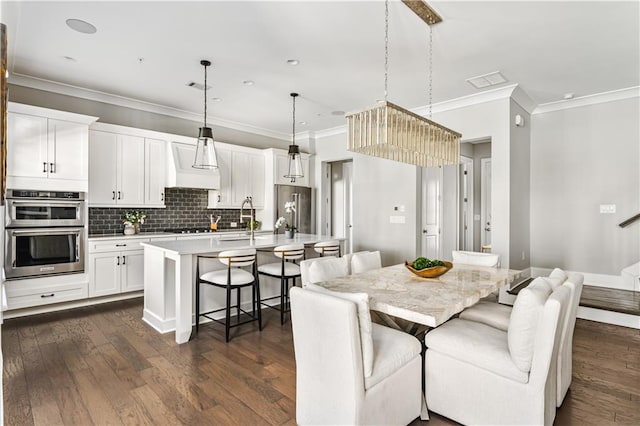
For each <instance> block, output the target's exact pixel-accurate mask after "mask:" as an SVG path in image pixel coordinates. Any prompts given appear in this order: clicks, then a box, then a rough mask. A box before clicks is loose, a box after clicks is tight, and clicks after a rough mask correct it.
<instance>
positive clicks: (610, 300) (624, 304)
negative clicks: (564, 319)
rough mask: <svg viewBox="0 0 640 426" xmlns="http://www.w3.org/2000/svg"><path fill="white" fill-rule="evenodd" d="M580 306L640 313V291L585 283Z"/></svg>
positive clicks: (633, 313)
mask: <svg viewBox="0 0 640 426" xmlns="http://www.w3.org/2000/svg"><path fill="white" fill-rule="evenodd" d="M580 306H586V307H589V308H596V309H604V310H606V311H613V312H621V313H623V314H630V315H640V292H637V291H629V290H618V289H615V288H606V287H594V286H589V285H585V286H584V287H583V289H582V296H581V297H580Z"/></svg>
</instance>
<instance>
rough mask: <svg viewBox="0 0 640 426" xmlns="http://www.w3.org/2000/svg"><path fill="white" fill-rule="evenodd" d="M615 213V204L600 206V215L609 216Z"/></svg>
mask: <svg viewBox="0 0 640 426" xmlns="http://www.w3.org/2000/svg"><path fill="white" fill-rule="evenodd" d="M615 212H616V205H615V204H600V213H604V214H611V213H615Z"/></svg>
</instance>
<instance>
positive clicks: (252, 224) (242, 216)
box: [240, 197, 255, 241]
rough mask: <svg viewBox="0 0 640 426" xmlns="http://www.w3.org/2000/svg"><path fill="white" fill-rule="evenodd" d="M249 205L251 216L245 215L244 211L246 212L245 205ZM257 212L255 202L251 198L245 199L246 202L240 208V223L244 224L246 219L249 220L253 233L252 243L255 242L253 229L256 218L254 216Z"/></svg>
mask: <svg viewBox="0 0 640 426" xmlns="http://www.w3.org/2000/svg"><path fill="white" fill-rule="evenodd" d="M247 203H249V214H243V210H244V205H245V204H247ZM254 214H255V212H254V210H253V200H252V199H251V197H247V198H245V199H244V201H243V202H242V205H241V206H240V223H244V219H245V218H247V217H248V218H249V230H250V231H251V241H253V240H254V232H253V227H254V224H255V216H254Z"/></svg>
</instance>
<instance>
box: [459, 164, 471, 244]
mask: <svg viewBox="0 0 640 426" xmlns="http://www.w3.org/2000/svg"><path fill="white" fill-rule="evenodd" d="M460 160H461V164H460V243H459V247H460V249H461V250H467V251H473V159H471V158H469V157H460Z"/></svg>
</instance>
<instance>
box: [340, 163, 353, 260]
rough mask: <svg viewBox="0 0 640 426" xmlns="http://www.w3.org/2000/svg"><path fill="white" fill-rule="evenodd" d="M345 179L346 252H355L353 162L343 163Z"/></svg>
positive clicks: (343, 177) (343, 176)
mask: <svg viewBox="0 0 640 426" xmlns="http://www.w3.org/2000/svg"><path fill="white" fill-rule="evenodd" d="M342 179H343V180H344V225H345V230H344V237H345V238H346V240H345V242H344V252H345V253H351V252H353V197H352V195H353V162H351V161H347V162H345V163H342Z"/></svg>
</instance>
